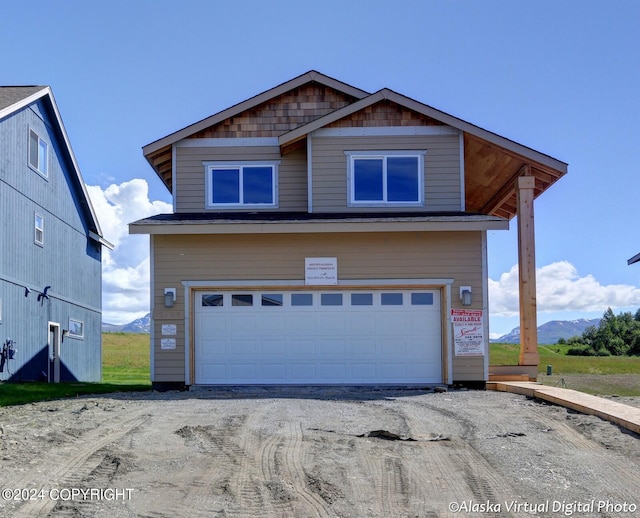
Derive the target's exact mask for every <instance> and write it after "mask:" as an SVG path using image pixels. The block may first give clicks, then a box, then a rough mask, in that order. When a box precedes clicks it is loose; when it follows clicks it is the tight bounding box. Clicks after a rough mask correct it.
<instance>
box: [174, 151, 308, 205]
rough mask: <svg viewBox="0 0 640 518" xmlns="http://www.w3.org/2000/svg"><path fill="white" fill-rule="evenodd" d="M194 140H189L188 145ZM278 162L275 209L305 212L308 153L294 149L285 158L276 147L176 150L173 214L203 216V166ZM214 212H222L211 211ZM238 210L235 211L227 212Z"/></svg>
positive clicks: (204, 202) (204, 203)
mask: <svg viewBox="0 0 640 518" xmlns="http://www.w3.org/2000/svg"><path fill="white" fill-rule="evenodd" d="M192 140H193V139H191V140H189V142H191V141H192ZM273 160H278V161H280V164H279V166H278V191H279V192H278V199H279V206H278V208H276V209H264V210H280V211H285V212H299V211H306V210H307V152H306V149H297V150H295V151H292V152H291V153H287V154H286V155H284V156H281V155H280V148H279V147H278V146H232V147H180V146H177V147H176V171H177V172H176V181H177V187H176V193H175V200H176V212H203V211H205V210H206V208H205V205H206V201H205V195H206V193H205V184H206V183H205V166H204V165H203V162H208V161H221V162H233V161H238V162H240V161H242V162H245V161H256V162H260V161H273ZM210 210H212V211H214V212H217V211H220V210H221V209H210ZM230 210H238V209H230Z"/></svg>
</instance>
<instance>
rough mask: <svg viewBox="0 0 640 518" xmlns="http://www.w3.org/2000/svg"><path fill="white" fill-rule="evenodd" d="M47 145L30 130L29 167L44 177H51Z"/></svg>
mask: <svg viewBox="0 0 640 518" xmlns="http://www.w3.org/2000/svg"><path fill="white" fill-rule="evenodd" d="M48 148H49V146H48V145H47V143H46V142H45V141H44V140H42V139H41V138H40V136H39V135H38V134H37V133H36V132H35V131H33V130H31V129H30V130H29V165H30V166H31V167H32V168H33V169H35V170H36V171H38V172H39V173H40V174H41V175H42V176H45V177H46V176H48V175H49V167H48V160H47V159H48Z"/></svg>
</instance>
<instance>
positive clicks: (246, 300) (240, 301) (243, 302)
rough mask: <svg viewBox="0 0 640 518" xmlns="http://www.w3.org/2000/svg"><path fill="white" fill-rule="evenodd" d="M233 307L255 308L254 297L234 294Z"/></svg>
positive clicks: (232, 297) (232, 298)
mask: <svg viewBox="0 0 640 518" xmlns="http://www.w3.org/2000/svg"><path fill="white" fill-rule="evenodd" d="M231 305H232V306H236V307H251V306H253V295H250V294H233V295H231Z"/></svg>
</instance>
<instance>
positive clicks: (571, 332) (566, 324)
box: [490, 318, 600, 344]
mask: <svg viewBox="0 0 640 518" xmlns="http://www.w3.org/2000/svg"><path fill="white" fill-rule="evenodd" d="M599 323H600V319H599V318H593V319H591V320H588V319H585V318H580V319H578V320H552V321H551V322H547V323H546V324H542V325H541V326H539V327H538V343H539V344H555V343H557V342H558V340H559V339H560V338H564V339H565V340H566V339H569V338H573V337H574V336H580V335H582V333H584V331H585V330H586V329H587V327H589V326H596V327H597V326H598V324H599ZM490 341H491V342H497V343H506V344H508V343H519V342H520V328H519V327H516V328H514V329H513V330H512V331H511V332H510V333H507V334H506V335H503V336H501V337H500V338H495V339H492V340H490Z"/></svg>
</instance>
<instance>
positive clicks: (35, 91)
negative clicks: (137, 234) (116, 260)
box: [0, 86, 113, 249]
mask: <svg viewBox="0 0 640 518" xmlns="http://www.w3.org/2000/svg"><path fill="white" fill-rule="evenodd" d="M8 88H12V89H14V90H15V92H16V94H18V93H19V92H20V91H23V92H24V96H17V97H16V101H15V102H13V103H11V104H9V105H7V106H4V107H3V108H2V109H0V119H3V118H5V117H8V116H9V115H12V114H13V113H16V112H17V111H19V110H21V109H23V108H25V107H27V106H29V105H30V104H32V103H35V102H38V101H40V100H44V101H45V102H46V103H48V105H49V107H50V108H51V111H52V112H53V117H54V118H55V121H56V123H57V124H56V131H57V132H58V133H59V135H60V136H61V137H62V141H63V142H64V146H63V147H64V151H65V152H66V153H67V156H68V158H69V161H70V163H71V172H72V173H73V174H74V175H75V178H76V181H77V182H78V186H79V187H80V192H81V197H80V205H81V206H82V207H83V209H84V210H85V214H86V215H88V218H89V221H88V227H89V232H88V237H89V238H91V239H93V240H95V241H97V242H99V243H101V244H102V245H104V246H106V247H107V248H109V249H113V245H112V244H111V243H109V241H107V240H105V239H104V237H103V234H102V229H101V228H100V222H99V221H98V217H97V215H96V212H95V209H94V207H93V204H92V203H91V198H90V197H89V192H88V191H87V187H86V185H85V183H84V179H83V178H82V173H81V172H80V166H79V165H78V162H77V160H76V156H75V154H74V152H73V148H72V147H71V141H70V140H69V136H68V135H67V130H66V129H65V127H64V124H63V122H62V116H61V115H60V111H59V110H58V105H57V103H56V100H55V97H54V96H53V91H52V90H51V87H49V86H37V87H32V86H29V87H8Z"/></svg>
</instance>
